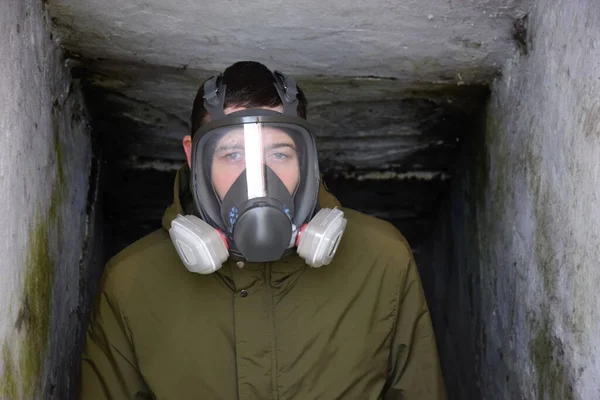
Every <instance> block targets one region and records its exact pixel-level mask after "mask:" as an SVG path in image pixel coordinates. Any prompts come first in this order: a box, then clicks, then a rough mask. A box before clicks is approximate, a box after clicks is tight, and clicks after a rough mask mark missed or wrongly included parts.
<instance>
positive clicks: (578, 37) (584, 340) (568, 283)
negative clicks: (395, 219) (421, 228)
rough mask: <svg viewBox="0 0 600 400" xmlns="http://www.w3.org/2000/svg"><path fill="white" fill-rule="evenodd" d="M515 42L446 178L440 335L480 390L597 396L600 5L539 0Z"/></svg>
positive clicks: (437, 310)
mask: <svg viewBox="0 0 600 400" xmlns="http://www.w3.org/2000/svg"><path fill="white" fill-rule="evenodd" d="M523 44H524V46H523V47H522V48H521V50H520V53H519V54H518V55H516V56H515V58H514V59H512V60H511V61H510V62H509V63H508V64H507V66H506V67H505V70H504V72H503V78H502V79H500V80H498V81H497V82H496V83H495V84H494V86H493V92H492V97H491V100H490V103H489V107H488V110H487V119H486V121H485V126H486V132H485V136H482V137H475V138H474V141H473V142H474V143H473V146H472V148H471V150H472V152H471V153H468V154H466V157H464V158H463V161H462V164H463V167H464V173H463V174H462V175H461V176H460V177H458V176H456V177H455V179H456V181H455V190H454V192H455V193H454V196H453V207H452V210H451V211H449V212H451V213H452V214H451V215H452V216H451V219H450V220H451V223H452V226H453V237H454V246H452V244H451V243H445V244H449V245H450V247H453V248H454V249H453V251H452V252H451V254H449V257H452V258H453V259H454V264H453V265H452V266H451V267H452V268H451V269H448V270H445V269H442V270H440V271H438V272H435V271H432V272H431V273H432V274H434V275H436V277H435V280H434V281H432V282H434V283H433V284H432V286H433V288H432V289H431V290H430V293H431V294H432V295H431V297H430V300H431V301H432V304H433V305H434V306H433V307H434V314H435V316H436V320H435V321H434V323H435V324H436V328H437V333H438V343H439V345H440V348H441V349H442V352H443V354H444V358H445V362H446V364H447V366H448V367H454V369H450V368H447V369H446V370H447V371H451V374H450V375H447V378H448V377H450V378H451V379H454V378H456V379H461V380H463V381H464V380H465V378H466V379H468V378H469V377H474V378H473V379H472V382H473V383H471V384H470V385H471V388H469V389H468V393H471V394H473V393H479V394H480V396H481V398H484V399H521V398H523V399H552V400H554V399H556V400H559V399H560V400H570V399H578V400H591V399H598V398H600V384H599V382H598V377H599V376H600V336H598V332H600V297H599V296H598V287H599V286H600V270H599V269H598V260H600V211H599V210H600V96H599V93H600V51H599V50H600V3H599V2H597V1H596V0H577V1H574V0H539V1H538V2H537V4H536V6H535V8H534V10H533V11H532V13H531V15H530V16H529V21H528V34H527V36H526V40H525V41H524V42H523ZM440 224H441V225H442V227H443V226H444V224H446V225H448V222H446V223H444V221H443V220H442V221H441V222H440ZM442 244H444V243H442ZM444 248H446V249H447V248H448V247H444V246H443V245H437V246H434V247H432V253H436V251H442V250H443V249H444ZM432 257H433V258H435V259H436V260H437V262H438V263H437V264H435V265H438V266H444V263H443V259H444V258H445V257H444V256H442V255H440V254H436V255H435V256H432ZM464 338H468V339H469V340H466V341H464ZM469 342H470V343H471V344H470V345H469ZM468 349H472V350H474V351H468ZM470 354H474V355H473V356H471V355H470ZM465 356H468V357H469V358H470V359H469V360H467V359H465ZM469 362H470V364H469ZM455 369H459V370H460V371H459V372H457V373H455ZM461 377H462V378H461ZM452 384H453V385H454V381H452ZM473 384H474V385H473ZM468 386H469V382H467V384H466V385H464V386H463V388H462V389H460V390H461V392H460V393H462V394H463V397H456V398H465V397H464V396H465V395H466V393H467V387H468Z"/></svg>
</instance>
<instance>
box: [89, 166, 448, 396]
mask: <svg viewBox="0 0 600 400" xmlns="http://www.w3.org/2000/svg"><path fill="white" fill-rule="evenodd" d="M186 169H187V168H183V169H182V170H181V171H180V173H179V174H178V178H176V184H175V201H174V204H173V206H171V208H169V210H168V211H167V212H166V214H165V216H164V219H163V225H164V229H160V230H158V231H156V232H154V233H152V234H150V235H148V236H146V237H144V238H143V239H141V240H139V241H137V242H136V243H134V244H133V245H131V246H129V247H128V248H127V249H125V250H123V251H122V252H121V253H119V254H118V255H117V256H115V257H114V258H113V259H112V260H111V261H110V262H109V263H108V265H107V267H106V269H105V272H104V275H103V278H102V282H101V284H100V292H99V294H98V297H97V300H96V304H95V306H94V309H93V311H92V316H91V321H90V324H89V326H88V330H87V338H86V346H85V350H84V353H83V363H82V371H81V386H80V398H81V399H85V400H92V399H119V400H120V399H161V400H162V399H176V400H185V399H215V400H217V399H227V400H231V399H239V400H250V399H298V400H315V399H323V400H333V399H361V400H363V399H364V400H368V399H372V400H375V399H385V400H388V399H407V400H412V399H419V400H438V399H444V398H445V393H444V384H443V380H442V376H441V373H440V367H439V362H438V356H437V350H436V343H435V339H434V335H433V331H432V326H431V321H430V315H429V311H428V308H427V305H426V303H425V298H424V296H423V290H422V287H421V282H420V279H419V275H418V272H417V268H416V266H415V262H414V259H413V256H412V254H411V251H410V249H409V247H408V245H407V243H406V241H405V240H404V238H403V237H402V236H401V234H400V233H399V232H398V231H397V230H396V229H395V228H393V227H392V226H391V225H390V224H388V223H387V222H384V221H382V220H378V219H375V218H373V217H369V216H367V215H364V214H361V213H358V212H356V211H352V210H349V209H343V211H344V213H345V215H346V218H347V220H348V225H347V227H346V232H345V234H344V237H343V239H342V241H341V243H340V246H339V248H338V251H337V254H336V256H335V258H334V259H333V261H332V263H331V264H329V265H327V266H324V267H322V268H311V267H309V266H307V265H306V264H305V263H304V261H303V260H302V259H301V258H300V257H298V256H297V255H291V256H287V257H285V258H284V259H282V260H279V261H276V262H271V263H245V264H244V265H243V266H242V265H241V264H239V265H238V263H236V262H234V261H232V260H228V261H227V262H226V263H225V264H224V265H223V267H222V268H221V269H220V270H218V271H217V272H215V273H213V274H211V275H198V274H194V273H191V272H189V271H188V270H187V269H186V268H185V267H184V266H183V264H182V263H181V261H180V260H179V257H178V255H177V252H176V251H175V249H174V247H173V245H172V242H171V239H170V237H169V234H168V232H167V229H169V227H170V222H171V220H172V219H173V218H174V217H175V216H176V215H177V213H182V212H183V211H182V210H183V208H182V206H181V203H180V200H179V199H180V195H181V196H183V197H186V191H188V192H189V190H187V185H186V184H185V182H187V178H186V175H187V173H188V172H186V171H185V170H186ZM187 171H189V169H188V170H187ZM187 198H189V196H187ZM319 201H320V204H321V206H322V207H333V206H336V205H338V206H339V203H337V200H335V198H333V196H331V195H330V194H329V193H328V192H326V191H325V190H324V189H323V188H321V193H320V195H319Z"/></svg>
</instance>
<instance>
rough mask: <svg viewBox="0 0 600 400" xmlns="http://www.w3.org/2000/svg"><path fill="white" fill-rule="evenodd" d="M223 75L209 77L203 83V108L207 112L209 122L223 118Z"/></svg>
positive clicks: (224, 86)
mask: <svg viewBox="0 0 600 400" xmlns="http://www.w3.org/2000/svg"><path fill="white" fill-rule="evenodd" d="M222 82H223V75H222V74H219V75H217V76H211V77H210V78H208V79H207V80H206V82H204V108H205V109H206V111H208V114H209V115H210V119H211V121H214V120H216V119H218V118H223V117H224V116H225V110H224V109H223V108H224V105H225V104H224V101H225V88H226V86H227V85H224V84H222Z"/></svg>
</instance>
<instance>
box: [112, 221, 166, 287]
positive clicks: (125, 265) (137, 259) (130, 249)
mask: <svg viewBox="0 0 600 400" xmlns="http://www.w3.org/2000/svg"><path fill="white" fill-rule="evenodd" d="M177 260H178V256H177V252H176V251H175V248H174V247H173V244H172V242H171V238H170V236H169V234H168V233H167V232H166V231H165V230H164V229H162V228H161V229H157V230H156V231H154V232H152V233H150V234H148V235H146V236H144V237H142V238H141V239H139V240H137V241H136V242H134V243H132V244H130V245H129V246H127V247H126V248H125V249H123V250H121V251H120V252H119V253H117V254H116V255H114V256H113V257H112V258H111V259H110V260H109V261H108V263H107V264H106V267H105V270H104V274H103V280H104V282H103V285H102V286H105V285H108V286H110V288H108V287H105V289H108V290H110V291H111V292H114V293H115V294H121V295H125V294H126V293H127V292H128V291H129V289H131V287H132V286H133V285H134V284H135V283H136V282H137V283H138V284H139V283H140V281H139V278H140V277H142V276H145V277H146V278H144V279H145V280H148V279H150V278H148V277H147V276H148V272H149V271H150V270H151V271H152V273H151V274H150V275H152V276H154V275H155V274H156V273H158V274H160V273H161V272H159V271H157V269H159V270H163V269H165V267H168V266H169V265H171V266H172V265H173V263H174V262H176V261H177ZM163 272H164V271H163ZM109 282H110V283H109Z"/></svg>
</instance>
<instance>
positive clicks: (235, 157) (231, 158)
mask: <svg viewBox="0 0 600 400" xmlns="http://www.w3.org/2000/svg"><path fill="white" fill-rule="evenodd" d="M225 158H227V159H228V160H229V161H236V160H239V159H240V158H242V153H240V152H235V153H228V154H226V155H225Z"/></svg>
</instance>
